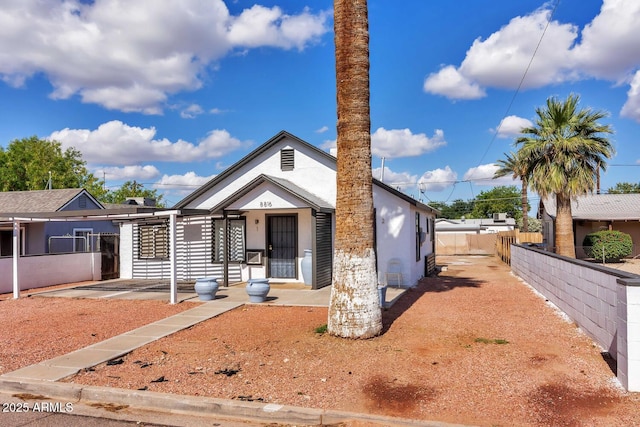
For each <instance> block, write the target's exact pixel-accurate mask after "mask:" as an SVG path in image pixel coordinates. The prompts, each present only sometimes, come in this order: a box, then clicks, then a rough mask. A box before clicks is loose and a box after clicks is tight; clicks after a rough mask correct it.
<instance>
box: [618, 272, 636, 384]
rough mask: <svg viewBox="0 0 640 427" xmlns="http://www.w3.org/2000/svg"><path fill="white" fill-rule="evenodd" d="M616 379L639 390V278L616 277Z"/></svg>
mask: <svg viewBox="0 0 640 427" xmlns="http://www.w3.org/2000/svg"><path fill="white" fill-rule="evenodd" d="M617 299H618V358H617V365H618V380H620V383H621V384H622V386H623V387H624V388H625V389H627V390H629V391H640V278H636V279H618V293H617Z"/></svg>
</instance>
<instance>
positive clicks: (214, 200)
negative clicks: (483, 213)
mask: <svg viewBox="0 0 640 427" xmlns="http://www.w3.org/2000/svg"><path fill="white" fill-rule="evenodd" d="M372 179H373V178H372ZM373 184H374V185H373V198H374V207H375V215H376V221H375V227H376V229H375V235H376V242H377V264H378V271H379V277H380V282H381V283H385V282H386V278H387V273H389V272H391V270H392V269H393V273H394V275H393V277H394V280H395V282H394V284H401V285H402V286H413V285H415V284H416V283H417V281H418V280H419V279H420V278H421V277H423V276H424V275H425V272H426V270H427V268H426V266H427V259H426V258H427V257H428V256H429V257H433V256H434V244H433V241H434V221H435V214H436V213H437V211H435V210H434V209H432V208H430V207H429V206H427V205H425V204H422V203H420V202H418V201H417V200H415V199H413V198H411V197H409V196H407V195H405V194H403V193H401V192H399V191H397V190H395V189H393V188H391V187H390V186H388V185H386V184H384V183H382V182H380V181H378V180H376V179H373ZM335 200H336V159H335V157H333V156H331V155H330V154H328V153H326V152H324V151H322V150H320V149H318V148H316V147H314V146H313V145H310V144H309V143H307V142H305V141H303V140H301V139H299V138H297V137H295V136H293V135H291V134H289V133H287V132H284V131H283V132H280V133H278V134H277V135H276V136H274V137H273V138H271V139H270V140H268V141H267V142H265V143H264V144H263V145H261V146H260V147H258V148H257V149H256V150H254V151H253V152H251V153H250V154H248V155H247V156H246V157H244V158H243V159H242V160H240V161H239V162H237V163H236V164H234V165H232V166H231V167H229V168H228V169H227V170H225V171H224V172H222V173H221V174H219V175H217V176H216V177H215V178H214V179H212V180H211V181H209V182H208V183H206V184H205V185H203V186H202V187H201V188H199V189H198V190H196V191H194V192H193V193H192V194H190V195H189V196H187V197H186V198H185V199H184V200H182V201H181V202H179V203H178V204H177V205H176V206H175V207H174V208H173V209H174V210H175V211H176V212H179V214H178V215H177V218H176V225H175V230H176V232H175V239H176V243H175V251H176V259H175V273H176V275H177V279H178V280H195V279H196V278H198V277H207V276H213V277H217V278H218V279H220V280H221V281H223V282H226V283H233V282H242V281H246V280H248V279H250V278H264V277H267V278H270V279H272V281H273V282H303V281H304V282H305V283H307V284H309V285H311V286H312V288H313V289H317V288H321V287H323V286H327V285H330V284H331V275H332V259H333V244H334V241H333V236H334V232H335ZM120 236H121V249H120V250H121V261H122V262H121V277H122V278H168V277H169V276H170V275H171V270H172V265H171V259H170V256H169V254H170V250H169V241H170V240H171V226H170V224H169V221H167V220H164V221H163V220H158V219H157V218H156V219H155V220H141V221H134V222H129V223H123V225H122V226H121V231H120ZM305 252H310V256H311V266H312V268H311V272H312V277H311V278H308V277H306V278H304V277H302V265H303V262H302V260H303V258H304V257H305ZM398 277H400V279H398Z"/></svg>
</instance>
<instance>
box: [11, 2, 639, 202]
mask: <svg viewBox="0 0 640 427" xmlns="http://www.w3.org/2000/svg"><path fill="white" fill-rule="evenodd" d="M556 3H557V2H556V0H553V1H551V2H546V3H545V2H542V1H534V0H519V1H513V0H458V1H455V2H452V1H449V0H429V1H424V0H407V1H404V2H402V3H401V4H402V6H399V4H400V3H398V2H390V1H386V0H369V25H370V58H371V119H372V120H371V132H372V152H373V155H374V157H373V167H374V170H373V173H374V176H376V177H378V178H379V177H380V176H382V174H381V164H382V157H384V158H385V161H384V164H385V170H384V181H385V182H387V183H389V184H391V185H394V186H397V187H400V188H402V189H403V191H405V192H407V193H408V194H412V195H414V196H418V186H417V183H418V182H423V183H425V186H424V188H426V191H425V193H424V195H425V197H426V198H427V199H426V200H425V201H427V202H428V201H445V202H451V201H453V200H455V199H463V200H468V199H472V198H473V197H475V196H476V195H478V194H479V193H480V192H481V191H487V190H489V189H491V187H492V186H494V185H510V184H518V185H519V183H514V182H513V181H511V180H509V179H506V180H499V181H498V180H491V179H490V177H491V176H492V175H493V171H494V170H495V166H494V163H495V162H496V160H498V159H500V158H503V153H505V152H509V151H510V150H512V149H513V146H512V143H513V138H514V136H515V135H516V134H517V133H518V131H519V129H520V128H521V127H522V126H523V125H526V124H528V122H527V121H528V120H529V121H530V120H533V119H534V115H535V108H536V107H539V106H542V105H544V103H545V101H546V99H547V98H548V97H550V96H558V97H560V98H566V96H567V95H569V94H571V93H576V94H579V95H580V96H581V106H582V107H591V108H593V109H597V110H606V111H608V112H610V114H611V115H610V117H609V118H608V119H606V120H605V121H604V122H605V123H609V124H611V126H612V127H613V129H614V130H615V134H614V135H613V136H612V141H613V143H614V146H615V148H616V156H615V157H614V158H613V159H611V161H610V166H609V168H608V170H607V172H606V173H605V174H604V175H603V176H602V188H603V189H605V190H606V189H607V188H609V187H613V186H614V185H615V184H616V183H618V182H635V183H637V182H639V181H640V179H638V170H639V169H638V165H640V144H638V135H639V134H640V132H639V131H640V38H639V37H638V36H637V22H640V2H638V1H637V0H604V1H598V0H582V1H580V2H577V1H575V0H574V1H560V2H559V3H558V4H557V7H556ZM332 6H333V2H332V1H327V0H314V1H307V2H305V1H301V0H295V1H293V0H282V1H278V0H265V1H260V0H252V1H244V0H235V1H224V2H223V1H221V0H173V1H172V0H137V1H135V2H122V1H117V0H95V1H73V0H69V1H62V0H9V1H8V2H4V3H3V7H2V8H1V9H0V144H1V145H2V146H3V147H6V146H7V145H8V144H9V142H10V141H12V140H14V139H20V138H24V137H29V136H32V135H37V136H38V137H41V138H52V139H55V140H58V141H60V142H61V143H62V144H63V147H75V148H76V149H78V150H80V151H81V152H82V153H83V158H84V160H86V161H87V163H88V166H89V169H90V170H91V171H92V172H93V173H95V174H96V176H98V177H100V178H102V177H103V176H104V177H105V178H106V183H107V186H108V187H110V188H117V187H119V186H120V185H121V184H122V183H123V182H124V181H126V180H133V179H135V180H137V181H138V182H140V183H144V184H145V186H146V187H147V188H150V189H157V190H158V191H159V192H160V193H162V194H164V195H165V199H166V201H167V202H168V203H169V205H171V204H173V203H176V202H178V201H179V200H181V199H182V198H183V197H184V196H185V195H186V194H188V193H189V192H191V191H193V190H195V189H196V188H197V187H198V186H200V185H202V184H203V183H205V182H206V181H208V180H209V179H211V178H212V177H213V176H215V175H216V174H219V173H220V172H221V171H222V170H224V169H225V168H226V167H228V166H230V165H232V164H233V163H234V162H236V161H237V160H239V159H240V158H242V157H243V156H245V155H246V154H247V153H249V152H250V151H251V150H252V149H254V148H256V147H257V146H259V145H260V144H262V143H263V142H265V141H266V140H268V139H269V138H271V137H272V136H273V135H275V134H276V133H278V132H279V131H280V130H287V131H288V132H290V133H293V134H295V135H296V136H298V137H300V138H302V139H303V140H305V141H308V142H310V143H311V144H314V145H316V146H318V147H320V148H322V149H324V150H327V151H330V150H331V148H332V147H334V146H335V138H336V129H335V123H336V105H335V69H334V51H333V49H334V46H333V32H332V29H333V21H332ZM543 34H544V36H543ZM534 52H535V55H534ZM527 69H528V71H527V72H526V74H525V70H527ZM46 178H47V177H45V178H44V179H43V183H44V182H45V181H46ZM43 186H44V185H43Z"/></svg>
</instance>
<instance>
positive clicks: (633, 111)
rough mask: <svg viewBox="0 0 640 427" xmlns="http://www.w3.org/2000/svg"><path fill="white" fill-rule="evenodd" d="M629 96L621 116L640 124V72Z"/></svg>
mask: <svg viewBox="0 0 640 427" xmlns="http://www.w3.org/2000/svg"><path fill="white" fill-rule="evenodd" d="M627 96H628V98H627V102H625V104H624V105H623V106H622V110H621V111H620V115H621V116H622V117H628V118H630V119H633V120H635V121H636V122H640V71H638V72H636V75H635V76H634V77H633V80H632V81H631V84H630V89H629V91H628V92H627Z"/></svg>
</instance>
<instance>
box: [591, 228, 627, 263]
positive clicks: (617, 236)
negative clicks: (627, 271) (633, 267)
mask: <svg viewBox="0 0 640 427" xmlns="http://www.w3.org/2000/svg"><path fill="white" fill-rule="evenodd" d="M582 246H584V247H585V248H584V250H585V252H586V254H587V256H589V257H591V258H595V259H596V260H597V261H602V254H603V250H604V261H605V262H619V261H620V260H621V259H622V258H624V257H627V256H629V255H631V253H632V252H633V242H632V241H631V236H629V235H628V234H626V233H623V232H621V231H615V230H602V231H597V232H595V233H590V234H587V235H586V236H585V238H584V241H583V242H582Z"/></svg>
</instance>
